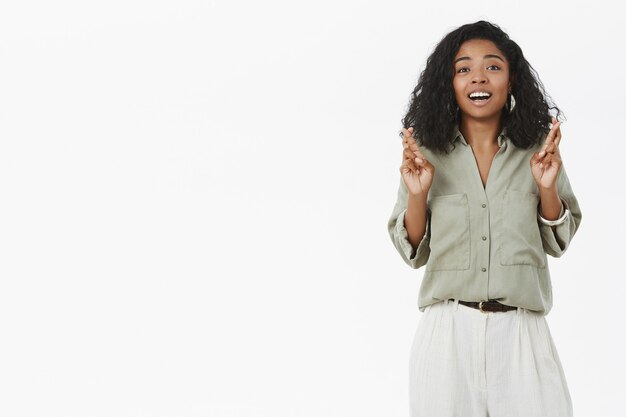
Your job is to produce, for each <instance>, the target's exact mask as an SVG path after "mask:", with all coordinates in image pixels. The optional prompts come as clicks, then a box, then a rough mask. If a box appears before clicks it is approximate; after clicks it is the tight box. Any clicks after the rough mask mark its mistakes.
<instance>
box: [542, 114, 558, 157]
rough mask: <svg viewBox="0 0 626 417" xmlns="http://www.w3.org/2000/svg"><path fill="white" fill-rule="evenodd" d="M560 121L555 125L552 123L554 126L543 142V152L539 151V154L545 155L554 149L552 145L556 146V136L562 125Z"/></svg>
mask: <svg viewBox="0 0 626 417" xmlns="http://www.w3.org/2000/svg"><path fill="white" fill-rule="evenodd" d="M560 123H561V122H556V123H555V124H554V125H552V128H551V129H550V132H548V136H547V137H546V141H545V142H544V144H543V147H542V149H541V152H539V156H543V155H545V154H546V153H547V152H549V151H551V150H552V146H554V137H555V135H556V132H557V130H558V128H559V126H560Z"/></svg>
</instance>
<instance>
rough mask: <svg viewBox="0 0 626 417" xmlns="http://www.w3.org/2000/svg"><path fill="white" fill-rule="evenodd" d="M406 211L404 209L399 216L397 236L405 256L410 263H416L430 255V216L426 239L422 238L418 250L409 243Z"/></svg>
mask: <svg viewBox="0 0 626 417" xmlns="http://www.w3.org/2000/svg"><path fill="white" fill-rule="evenodd" d="M406 211H407V209H404V210H402V212H401V213H400V214H399V215H398V221H397V222H396V235H397V236H398V239H399V243H400V245H401V247H402V251H403V252H404V255H405V256H406V258H407V259H408V260H409V261H410V262H412V263H414V262H416V261H418V260H419V259H420V258H424V257H426V258H427V257H428V254H429V253H430V246H429V240H430V234H429V232H430V216H426V230H425V232H424V237H422V240H421V241H420V243H419V245H418V246H417V248H415V249H413V245H411V242H410V241H409V234H408V232H407V230H406V227H405V226H404V214H405V213H406Z"/></svg>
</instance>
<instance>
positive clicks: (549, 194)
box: [539, 185, 562, 220]
mask: <svg viewBox="0 0 626 417" xmlns="http://www.w3.org/2000/svg"><path fill="white" fill-rule="evenodd" d="M539 198H540V201H541V216H542V217H543V218H544V219H546V220H556V219H558V218H559V214H560V213H561V207H562V206H561V204H562V203H561V199H560V197H559V193H558V190H557V188H556V185H555V186H554V187H553V188H540V189H539Z"/></svg>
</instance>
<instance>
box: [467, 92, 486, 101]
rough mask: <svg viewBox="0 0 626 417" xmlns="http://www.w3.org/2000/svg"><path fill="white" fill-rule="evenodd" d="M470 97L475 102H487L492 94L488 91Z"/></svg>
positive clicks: (472, 94)
mask: <svg viewBox="0 0 626 417" xmlns="http://www.w3.org/2000/svg"><path fill="white" fill-rule="evenodd" d="M468 97H469V99H470V100H472V101H474V102H485V101H487V100H489V99H490V98H491V93H489V92H487V91H477V92H474V93H471V94H470V95H469V96H468Z"/></svg>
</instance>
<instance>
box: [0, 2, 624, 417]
mask: <svg viewBox="0 0 626 417" xmlns="http://www.w3.org/2000/svg"><path fill="white" fill-rule="evenodd" d="M433 3H435V4H433ZM613 4H617V3H609V2H608V1H607V2H601V1H596V2H592V3H583V2H579V3H576V2H571V1H568V2H565V1H562V2H545V1H540V2H523V3H522V2H520V3H519V4H517V5H515V4H513V3H511V2H501V1H492V2H484V1H483V2H480V1H479V2H463V3H460V2H459V3H450V2H443V1H439V2H428V3H422V2H400V1H397V2H391V3H389V2H385V3H384V4H383V2H357V1H346V0H343V1H337V0H333V1H316V2H294V1H271V0H270V1H263V2H254V1H247V2H226V1H223V2H217V1H206V2H200V1H196V2H191V1H187V2H181V1H176V2H175V1H169V2H167V1H136V0H131V1H129V0H123V1H120V0H118V1H106V2H105V1H100V2H85V1H57V2H46V1H21V2H17V1H13V2H9V1H6V2H2V6H1V8H0V48H1V49H0V146H1V147H0V415H2V416H11V417H19V416H63V417H71V416H77V417H78V416H80V417H85V416H175V417H178V416H211V417H214V416H215V417H222V416H223V417H231V416H246V417H255V416H271V417H283V416H285V417H287V416H289V417H292V416H297V417H308V416H316V417H319V416H337V417H347V416H397V417H403V416H406V415H408V387H407V385H408V354H409V347H410V343H411V340H412V338H413V334H414V331H415V328H416V326H417V323H418V320H419V317H420V314H421V313H419V312H418V310H417V293H418V289H419V284H420V281H421V277H422V274H423V270H422V269H420V270H417V271H416V270H412V269H410V268H409V267H408V266H407V265H405V264H404V262H403V261H402V260H401V258H400V256H399V254H398V253H397V252H396V251H395V248H393V246H392V243H391V241H390V239H389V236H388V234H387V230H386V223H387V220H388V216H389V215H390V213H391V210H392V208H393V204H394V202H395V198H396V193H397V186H398V180H399V175H400V174H399V171H398V168H399V166H400V160H401V149H402V147H401V140H400V138H399V136H398V132H399V130H400V128H401V124H400V119H401V117H402V116H403V115H404V112H405V111H406V106H407V104H408V100H409V94H410V92H411V90H412V89H413V87H414V85H415V83H416V81H417V77H418V75H419V73H420V72H421V70H422V69H423V67H424V65H425V60H426V58H427V57H428V55H429V54H430V52H432V50H433V48H434V46H435V45H436V43H437V42H438V41H439V40H440V39H441V38H442V37H443V36H444V35H445V34H446V33H448V32H449V31H451V30H453V29H454V28H456V27H458V26H460V25H462V24H464V23H470V22H474V21H476V20H479V19H487V20H490V21H492V22H494V23H496V24H499V25H500V26H501V27H502V28H503V29H504V30H505V31H506V32H507V33H508V34H509V35H510V36H511V38H512V39H514V40H515V41H516V42H517V43H518V44H519V45H520V46H521V47H522V49H523V51H524V53H525V56H526V57H527V59H528V60H529V62H530V63H531V64H532V65H533V67H534V68H535V69H536V70H537V71H538V73H539V75H540V78H541V80H542V81H543V83H544V84H545V86H546V89H547V91H548V93H549V94H550V95H551V97H552V98H553V99H554V100H555V102H556V103H557V105H558V106H559V107H560V108H561V109H563V110H564V111H565V115H566V116H567V121H566V122H565V123H564V124H563V125H562V128H561V130H562V134H563V139H562V141H561V153H562V156H563V161H564V164H565V166H566V167H567V170H568V175H569V178H570V181H571V183H572V186H573V189H574V191H575V193H576V195H577V197H578V199H579V203H580V205H581V208H582V210H583V221H582V224H581V228H580V229H579V231H578V233H577V235H576V236H575V238H574V240H573V241H572V244H571V246H570V248H569V249H568V251H567V252H566V254H565V255H564V256H563V257H562V258H560V259H554V258H550V267H551V271H552V280H553V288H554V308H553V309H552V311H551V312H550V314H549V315H548V316H547V319H548V322H549V324H550V328H551V331H552V335H553V337H554V340H555V343H556V345H557V347H558V349H559V354H560V356H561V360H562V363H563V367H564V369H565V372H566V375H567V378H568V382H569V385H570V390H571V394H572V399H573V402H574V410H575V414H576V415H578V416H591V415H596V416H603V417H618V416H623V401H624V399H623V389H624V386H626V361H625V360H624V357H623V352H624V351H626V341H625V340H624V322H623V319H624V311H625V310H624V308H625V305H624V302H625V301H624V293H625V292H626V284H625V279H624V278H625V272H624V269H623V265H624V261H625V253H626V247H625V244H624V237H625V234H626V233H625V232H626V225H625V220H624V219H625V218H624V215H623V213H624V207H625V206H626V201H625V200H626V198H625V194H624V191H623V190H624V180H625V179H626V178H625V175H624V166H625V163H624V152H626V146H625V145H624V139H625V138H624V134H623V131H624V128H623V122H624V117H625V116H626V114H625V113H624V110H623V109H624V96H625V92H626V91H625V88H624V81H623V80H624V77H623V72H624V70H625V69H626V62H625V54H624V48H623V40H624V35H623V25H621V24H620V23H622V18H623V15H622V14H621V13H620V12H619V11H618V10H617V9H616V8H612V7H617V6H613ZM477 417H478V416H477Z"/></svg>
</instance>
